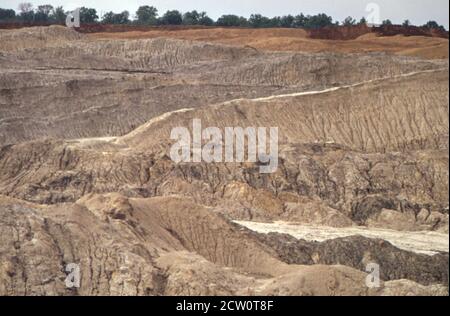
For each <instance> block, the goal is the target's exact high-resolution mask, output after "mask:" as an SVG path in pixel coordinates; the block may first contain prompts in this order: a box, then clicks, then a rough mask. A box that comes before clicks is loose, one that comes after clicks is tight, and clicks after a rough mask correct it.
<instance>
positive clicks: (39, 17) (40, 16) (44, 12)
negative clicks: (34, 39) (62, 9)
mask: <svg viewBox="0 0 450 316" xmlns="http://www.w3.org/2000/svg"><path fill="white" fill-rule="evenodd" d="M52 10H53V6H52V5H50V4H44V5H40V6H38V7H37V10H36V13H35V14H34V20H35V21H39V22H48V21H49V20H50V13H51V12H52Z"/></svg>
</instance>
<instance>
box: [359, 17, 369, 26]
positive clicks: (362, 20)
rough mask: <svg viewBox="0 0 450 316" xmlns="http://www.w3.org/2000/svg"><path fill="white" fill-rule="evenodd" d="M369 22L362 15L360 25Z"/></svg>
mask: <svg viewBox="0 0 450 316" xmlns="http://www.w3.org/2000/svg"><path fill="white" fill-rule="evenodd" d="M364 24H367V20H366V18H365V17H362V18H361V20H359V22H358V25H364Z"/></svg>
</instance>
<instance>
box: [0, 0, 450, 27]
mask: <svg viewBox="0 0 450 316" xmlns="http://www.w3.org/2000/svg"><path fill="white" fill-rule="evenodd" d="M21 2H31V3H33V4H34V5H35V6H37V5H40V4H52V5H53V6H59V5H62V6H64V8H65V9H67V10H72V9H75V8H77V7H82V6H85V7H91V8H95V9H97V11H98V12H99V13H100V14H101V13H104V12H106V11H114V12H121V11H123V10H128V11H129V12H130V13H131V14H134V12H136V9H137V8H138V7H139V6H140V5H152V6H155V7H156V8H157V9H158V10H159V13H160V14H161V13H163V12H165V11H166V10H169V9H178V10H180V11H182V12H185V11H190V10H194V9H195V10H198V11H206V12H208V14H209V15H210V16H211V17H212V18H214V19H216V18H218V17H219V16H220V15H222V14H238V15H242V16H245V17H248V16H250V14H252V13H261V14H263V15H266V16H269V17H272V16H278V15H285V14H294V15H295V14H298V13H300V12H303V13H304V14H315V13H322V12H323V13H327V14H328V15H331V16H332V17H333V18H334V19H335V20H338V21H342V20H343V19H344V18H345V17H347V16H349V15H350V16H353V17H354V18H358V19H359V18H360V17H362V16H366V15H367V13H366V11H365V9H366V6H367V4H368V3H371V2H373V3H377V4H378V5H379V7H380V14H381V19H382V20H384V19H391V20H392V21H393V22H394V23H401V22H403V21H404V20H405V19H409V20H410V21H411V22H412V23H413V24H416V25H421V24H424V23H426V22H427V21H428V20H436V21H437V22H438V23H439V24H443V25H444V26H445V27H446V28H448V26H449V13H448V12H449V1H448V0H219V1H214V0H190V1H188V0H150V1H148V0H147V1H145V0H0V7H2V8H10V9H15V10H17V6H18V4H19V3H21Z"/></svg>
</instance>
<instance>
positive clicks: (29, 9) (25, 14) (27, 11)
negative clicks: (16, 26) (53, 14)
mask: <svg viewBox="0 0 450 316" xmlns="http://www.w3.org/2000/svg"><path fill="white" fill-rule="evenodd" d="M19 11H20V15H19V16H20V19H21V20H22V21H25V22H32V21H34V11H33V5H32V4H31V3H29V2H22V3H19Z"/></svg>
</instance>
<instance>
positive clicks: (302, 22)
mask: <svg viewBox="0 0 450 316" xmlns="http://www.w3.org/2000/svg"><path fill="white" fill-rule="evenodd" d="M305 26H306V16H305V15H304V14H303V13H300V14H299V15H297V16H295V18H294V27H300V28H303V27H305Z"/></svg>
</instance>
